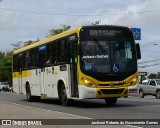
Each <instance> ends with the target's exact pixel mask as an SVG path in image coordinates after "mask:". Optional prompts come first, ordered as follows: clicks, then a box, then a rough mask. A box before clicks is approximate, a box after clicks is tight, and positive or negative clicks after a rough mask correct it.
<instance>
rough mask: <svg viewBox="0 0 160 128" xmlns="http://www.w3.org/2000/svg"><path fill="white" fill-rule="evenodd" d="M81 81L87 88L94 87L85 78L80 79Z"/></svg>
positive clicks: (94, 85)
mask: <svg viewBox="0 0 160 128" xmlns="http://www.w3.org/2000/svg"><path fill="white" fill-rule="evenodd" d="M81 80H82V81H83V83H84V85H86V86H88V87H93V88H95V87H96V84H94V83H93V82H92V81H91V80H89V79H87V78H81Z"/></svg>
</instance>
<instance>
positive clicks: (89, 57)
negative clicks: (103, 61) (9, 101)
mask: <svg viewBox="0 0 160 128" xmlns="http://www.w3.org/2000/svg"><path fill="white" fill-rule="evenodd" d="M94 58H95V59H99V58H108V55H95V56H88V55H87V56H84V55H83V57H82V59H94Z"/></svg>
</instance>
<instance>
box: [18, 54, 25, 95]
mask: <svg viewBox="0 0 160 128" xmlns="http://www.w3.org/2000/svg"><path fill="white" fill-rule="evenodd" d="M23 61H24V60H23V54H19V57H18V65H19V66H18V68H19V69H18V71H19V75H18V85H19V94H23V90H22V67H24V65H23Z"/></svg>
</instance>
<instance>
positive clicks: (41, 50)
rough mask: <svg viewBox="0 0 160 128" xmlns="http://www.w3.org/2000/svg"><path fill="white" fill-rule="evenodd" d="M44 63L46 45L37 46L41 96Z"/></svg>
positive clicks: (43, 87)
mask: <svg viewBox="0 0 160 128" xmlns="http://www.w3.org/2000/svg"><path fill="white" fill-rule="evenodd" d="M45 63H46V45H41V46H39V68H40V69H39V70H40V71H39V82H40V84H39V85H40V92H41V96H43V95H44V94H45V85H44V73H45Z"/></svg>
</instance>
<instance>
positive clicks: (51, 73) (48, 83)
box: [43, 66, 59, 98]
mask: <svg viewBox="0 0 160 128" xmlns="http://www.w3.org/2000/svg"><path fill="white" fill-rule="evenodd" d="M58 69H59V66H51V67H46V68H45V71H44V79H43V81H44V88H45V94H46V96H47V97H54V98H58V92H57V81H58V76H57V75H58Z"/></svg>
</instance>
